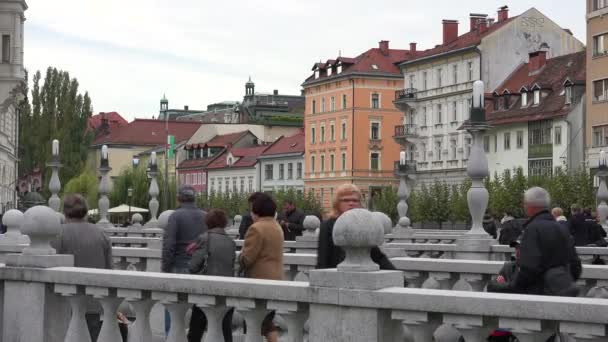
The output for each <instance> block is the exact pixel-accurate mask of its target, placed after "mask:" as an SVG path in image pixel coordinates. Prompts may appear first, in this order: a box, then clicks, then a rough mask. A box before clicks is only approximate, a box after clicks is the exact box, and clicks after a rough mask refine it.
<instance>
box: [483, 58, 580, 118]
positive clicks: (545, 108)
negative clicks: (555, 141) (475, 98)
mask: <svg viewBox="0 0 608 342" xmlns="http://www.w3.org/2000/svg"><path fill="white" fill-rule="evenodd" d="M566 80H570V81H571V82H573V83H575V84H582V85H584V82H585V51H581V52H577V53H573V54H569V55H564V56H560V57H555V58H551V59H548V60H547V63H546V65H545V66H544V67H543V68H542V69H540V71H538V72H535V73H533V74H532V75H530V73H529V70H528V63H525V64H522V65H521V66H520V67H519V68H518V69H517V70H516V71H515V72H514V73H513V74H512V75H511V76H510V77H509V78H508V79H507V80H505V82H504V83H503V84H502V85H501V86H499V87H498V88H496V90H495V92H496V93H498V94H499V95H502V94H503V92H504V90H505V89H506V90H508V91H509V93H510V94H515V95H519V94H520V92H519V90H520V89H521V88H522V87H526V88H527V89H528V90H531V88H532V87H533V86H534V85H535V84H538V85H539V86H540V87H541V89H542V90H543V92H546V93H547V94H546V96H544V97H541V100H540V103H539V104H538V105H537V106H533V105H532V104H531V103H532V101H533V98H532V96H530V95H529V96H528V103H529V105H528V106H527V107H525V108H522V107H521V98H520V97H519V96H517V98H516V99H515V100H511V101H510V102H511V103H510V105H509V109H504V107H502V106H501V107H500V109H499V110H497V111H495V110H494V107H493V101H492V100H498V97H494V98H492V97H491V96H490V97H489V98H490V101H487V102H486V111H487V120H488V122H489V123H490V124H492V125H500V124H509V123H515V122H528V121H535V120H542V119H549V118H554V117H559V116H564V115H567V114H568V113H569V112H570V110H571V107H570V106H569V105H567V104H566V98H565V96H564V94H562V92H563V90H564V82H565V81H566Z"/></svg>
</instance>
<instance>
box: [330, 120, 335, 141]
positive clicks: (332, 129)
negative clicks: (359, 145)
mask: <svg viewBox="0 0 608 342" xmlns="http://www.w3.org/2000/svg"><path fill="white" fill-rule="evenodd" d="M329 140H330V141H336V126H335V125H334V124H333V123H332V124H331V125H330V126H329Z"/></svg>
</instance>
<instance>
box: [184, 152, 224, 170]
mask: <svg viewBox="0 0 608 342" xmlns="http://www.w3.org/2000/svg"><path fill="white" fill-rule="evenodd" d="M216 157H217V155H216V156H213V157H211V158H205V159H186V160H184V161H182V162H181V163H179V165H178V166H177V168H178V169H190V168H203V167H206V166H207V165H209V163H211V162H212V161H214V160H215V158H216Z"/></svg>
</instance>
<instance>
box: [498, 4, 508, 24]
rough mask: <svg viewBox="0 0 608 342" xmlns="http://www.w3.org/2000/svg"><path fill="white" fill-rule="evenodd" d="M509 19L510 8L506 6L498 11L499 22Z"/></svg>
mask: <svg viewBox="0 0 608 342" xmlns="http://www.w3.org/2000/svg"><path fill="white" fill-rule="evenodd" d="M507 19H509V6H507V5H505V6H502V7H501V8H499V9H498V22H501V21H505V20H507Z"/></svg>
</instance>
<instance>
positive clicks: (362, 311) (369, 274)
mask: <svg viewBox="0 0 608 342" xmlns="http://www.w3.org/2000/svg"><path fill="white" fill-rule="evenodd" d="M333 241H334V243H335V244H336V245H337V246H340V247H342V249H344V252H345V259H344V261H343V262H342V263H340V264H339V265H338V267H337V268H336V269H323V270H313V271H310V286H312V287H319V288H325V289H326V291H328V292H327V293H328V294H329V293H332V294H334V295H336V296H337V297H336V298H339V296H340V294H339V292H340V291H342V290H346V291H351V290H356V289H361V290H379V289H382V288H387V287H396V286H399V287H401V286H403V273H402V272H400V271H384V270H379V266H378V265H377V264H375V263H374V262H373V261H372V260H371V257H370V250H371V248H373V247H376V246H379V245H380V244H382V243H383V241H384V229H383V227H382V226H381V225H380V224H379V223H378V221H377V220H375V219H374V216H373V215H372V213H370V212H369V211H367V210H365V209H352V210H349V211H347V212H346V213H344V214H342V215H341V216H340V217H339V218H338V220H337V221H336V223H335V225H334V230H333ZM309 324H310V329H309V340H310V341H352V342H359V341H360V342H363V341H365V342H375V341H393V340H395V341H396V340H397V339H395V338H394V336H393V335H392V334H394V333H395V330H394V327H395V323H394V322H393V321H391V317H390V313H388V312H386V311H385V310H379V309H375V308H357V307H343V306H340V305H339V304H334V305H329V304H311V305H310V319H309Z"/></svg>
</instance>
